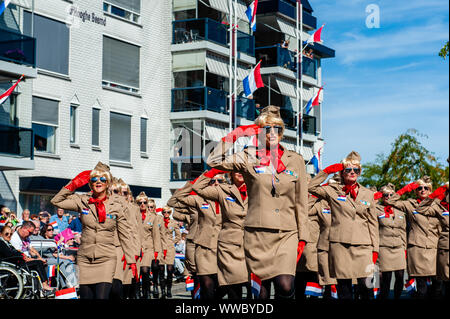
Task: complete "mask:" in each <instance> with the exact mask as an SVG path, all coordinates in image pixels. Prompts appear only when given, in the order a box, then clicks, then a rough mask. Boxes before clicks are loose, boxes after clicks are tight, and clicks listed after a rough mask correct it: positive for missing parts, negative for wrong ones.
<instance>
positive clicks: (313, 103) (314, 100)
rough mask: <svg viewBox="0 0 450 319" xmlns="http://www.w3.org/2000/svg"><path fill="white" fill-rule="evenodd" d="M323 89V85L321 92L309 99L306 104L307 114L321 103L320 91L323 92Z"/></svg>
mask: <svg viewBox="0 0 450 319" xmlns="http://www.w3.org/2000/svg"><path fill="white" fill-rule="evenodd" d="M322 90H323V86H322V87H321V88H320V89H319V92H317V95H316V96H313V97H312V98H311V100H309V102H308V104H306V114H309V113H310V112H311V110H312V108H313V107H314V106H319V105H320V101H319V98H320V93H321V92H322Z"/></svg>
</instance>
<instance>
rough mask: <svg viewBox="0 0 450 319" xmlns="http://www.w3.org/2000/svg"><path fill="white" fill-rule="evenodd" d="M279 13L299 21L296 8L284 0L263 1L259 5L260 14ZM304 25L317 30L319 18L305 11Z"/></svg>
mask: <svg viewBox="0 0 450 319" xmlns="http://www.w3.org/2000/svg"><path fill="white" fill-rule="evenodd" d="M275 12H279V13H281V14H283V15H285V16H286V17H289V18H291V19H293V20H296V19H297V13H296V7H295V6H293V5H292V4H290V3H287V2H286V1H283V0H268V1H261V2H259V4H258V14H264V13H275ZM303 24H304V25H307V26H308V27H310V28H311V29H317V18H316V17H314V16H312V15H311V14H310V13H308V12H306V11H303Z"/></svg>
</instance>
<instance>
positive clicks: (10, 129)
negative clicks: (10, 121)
mask: <svg viewBox="0 0 450 319" xmlns="http://www.w3.org/2000/svg"><path fill="white" fill-rule="evenodd" d="M33 141H34V134H33V130H32V129H29V128H22V127H17V126H9V125H2V124H0V155H2V154H6V155H12V156H18V157H27V158H31V159H33V157H34V149H33V144H34V142H33Z"/></svg>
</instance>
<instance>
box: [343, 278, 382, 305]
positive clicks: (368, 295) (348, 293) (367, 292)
mask: <svg viewBox="0 0 450 319" xmlns="http://www.w3.org/2000/svg"><path fill="white" fill-rule="evenodd" d="M337 282H338V285H337V293H338V297H339V299H353V286H352V279H338V280H337ZM357 296H359V298H360V299H362V300H369V299H373V290H372V289H370V288H367V285H366V278H358V284H357V286H356V291H355V299H358V298H357Z"/></svg>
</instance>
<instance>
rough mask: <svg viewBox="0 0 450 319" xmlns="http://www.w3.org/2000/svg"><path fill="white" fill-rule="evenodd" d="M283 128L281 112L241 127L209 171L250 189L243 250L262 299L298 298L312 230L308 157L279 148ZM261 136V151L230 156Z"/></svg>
mask: <svg viewBox="0 0 450 319" xmlns="http://www.w3.org/2000/svg"><path fill="white" fill-rule="evenodd" d="M283 133H284V122H283V119H282V118H281V116H280V110H279V108H278V107H275V106H268V107H266V108H265V109H263V110H262V112H261V115H260V116H259V117H258V118H257V120H256V121H255V125H250V126H245V127H238V128H237V129H236V130H234V131H233V132H231V133H230V134H228V135H227V136H226V137H225V138H223V139H222V143H221V144H218V145H217V146H216V148H215V149H214V151H213V152H212V153H211V154H210V156H209V158H208V165H209V166H211V167H213V168H217V169H220V170H225V171H235V172H239V173H241V174H242V175H243V177H244V181H245V184H246V185H247V189H248V197H249V201H248V213H247V217H246V220H245V223H244V249H245V258H246V263H247V267H248V269H249V272H250V273H252V274H254V275H255V276H257V277H259V279H260V280H261V282H262V285H261V290H260V292H259V296H257V297H258V298H260V299H268V298H270V290H271V284H272V282H273V283H274V285H275V293H276V298H283V299H284V298H288V299H293V298H294V297H295V291H294V290H295V288H294V278H295V271H296V266H297V260H298V259H297V258H298V257H300V256H301V253H302V251H303V248H304V246H305V244H306V241H308V240H309V229H308V185H307V180H306V167H305V161H304V159H303V157H302V156H301V155H299V154H297V153H295V152H292V151H289V150H286V149H284V148H283V146H281V145H280V141H281V140H282V138H283ZM255 135H258V138H257V143H258V145H259V147H258V146H248V147H247V148H245V149H244V150H243V151H242V152H239V153H235V154H233V155H230V156H226V154H227V152H228V151H229V150H230V149H232V148H233V146H234V142H235V141H236V140H237V139H238V138H239V137H242V136H255Z"/></svg>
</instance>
